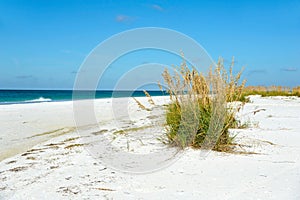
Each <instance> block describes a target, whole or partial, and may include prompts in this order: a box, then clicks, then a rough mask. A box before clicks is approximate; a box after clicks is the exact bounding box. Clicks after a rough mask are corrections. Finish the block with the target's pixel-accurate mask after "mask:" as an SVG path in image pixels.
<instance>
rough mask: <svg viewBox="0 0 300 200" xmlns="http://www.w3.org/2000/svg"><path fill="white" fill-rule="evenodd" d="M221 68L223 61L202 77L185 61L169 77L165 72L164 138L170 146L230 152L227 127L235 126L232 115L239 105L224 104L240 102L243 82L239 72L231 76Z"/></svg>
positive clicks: (230, 138)
mask: <svg viewBox="0 0 300 200" xmlns="http://www.w3.org/2000/svg"><path fill="white" fill-rule="evenodd" d="M233 65H234V61H233V62H232V64H231V67H230V69H229V73H227V71H226V70H225V68H224V64H223V59H219V62H218V64H217V67H216V68H215V69H212V68H211V69H210V70H209V73H208V75H206V76H204V75H203V74H202V73H199V72H197V71H196V70H195V69H189V67H188V66H187V64H186V62H185V60H184V59H183V62H182V64H181V66H179V67H177V68H175V70H174V73H173V74H172V75H171V74H170V73H169V71H168V70H165V71H164V72H163V78H164V81H165V83H166V84H167V86H168V93H169V95H170V99H171V104H170V105H169V106H168V107H167V112H166V124H167V137H168V140H169V142H170V143H171V144H173V145H175V146H179V147H181V148H184V147H187V146H192V147H195V148H210V149H213V150H216V151H230V150H231V149H232V148H231V146H232V141H233V137H232V136H230V134H229V128H231V127H234V126H236V123H237V120H236V119H235V114H236V112H237V111H238V110H239V108H240V107H239V106H241V105H239V106H228V105H227V102H234V101H236V100H239V99H241V97H242V91H243V88H244V84H245V81H242V82H241V81H240V78H241V72H239V73H238V74H237V75H233V73H232V68H233Z"/></svg>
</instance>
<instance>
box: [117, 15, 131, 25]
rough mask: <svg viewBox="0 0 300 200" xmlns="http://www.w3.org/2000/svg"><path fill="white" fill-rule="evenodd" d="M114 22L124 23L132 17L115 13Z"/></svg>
mask: <svg viewBox="0 0 300 200" xmlns="http://www.w3.org/2000/svg"><path fill="white" fill-rule="evenodd" d="M115 20H116V22H120V23H124V22H130V21H133V18H132V17H130V16H128V15H117V16H116V18H115Z"/></svg>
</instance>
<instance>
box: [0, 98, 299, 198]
mask: <svg viewBox="0 0 300 200" xmlns="http://www.w3.org/2000/svg"><path fill="white" fill-rule="evenodd" d="M137 99H138V100H139V101H141V102H142V103H144V104H145V105H146V106H147V107H151V106H150V104H148V103H147V99H146V98H137ZM153 100H154V102H155V103H156V106H154V107H153V106H152V107H151V111H144V110H141V109H140V108H139V107H138V106H137V104H136V103H135V102H134V101H133V99H126V98H120V99H119V100H114V101H115V102H114V105H127V107H124V106H123V107H122V106H121V107H122V108H123V110H119V111H116V112H117V113H113V112H112V110H111V109H110V108H111V103H112V99H98V100H95V118H96V119H97V124H90V125H88V124H87V125H85V126H82V127H78V128H79V129H80V130H81V131H77V130H76V125H75V124H76V123H75V121H74V112H73V103H72V102H45V103H35V104H17V105H0V149H1V151H0V199H222V200H223V199H237V200H239V199H295V200H296V199H300V192H299V189H300V142H299V141H300V114H299V113H300V98H296V97H268V98H262V97H259V96H252V97H251V102H250V103H246V104H245V106H244V108H243V109H242V110H241V111H240V112H239V113H238V115H239V118H240V119H241V120H242V122H243V123H244V124H247V127H246V128H244V129H234V130H231V133H232V134H233V135H235V134H237V136H236V138H235V142H236V143H238V144H239V145H237V148H238V149H239V150H241V151H242V152H244V153H241V152H240V153H235V154H234V153H221V152H214V151H210V152H207V151H202V150H195V149H191V148H188V149H185V150H184V151H183V152H181V153H179V154H176V155H174V157H176V158H173V160H172V161H170V162H169V161H168V162H167V161H166V163H165V164H163V163H159V162H157V163H155V162H154V163H152V164H153V166H154V168H155V166H156V165H157V168H155V169H154V168H153V166H152V171H153V172H147V173H134V172H132V171H130V169H132V168H130V167H132V166H130V165H129V166H127V167H128V168H127V169H128V170H127V171H128V172H124V171H126V169H125V168H122V169H125V170H122V169H118V167H114V166H119V165H117V164H118V163H109V164H108V163H107V160H108V159H109V156H110V155H111V154H110V152H108V153H107V154H105V153H104V154H103V155H101V156H103V157H102V158H103V160H101V158H95V157H93V155H92V154H91V149H92V148H93V147H94V146H95V143H97V141H99V140H100V139H101V138H108V140H111V144H112V146H115V147H117V148H119V149H120V151H123V152H127V153H132V154H141V155H143V154H147V153H153V152H167V151H168V148H169V149H170V150H172V148H171V147H168V146H167V145H165V144H163V143H162V141H161V140H159V139H160V138H163V136H164V131H165V130H164V128H163V124H164V116H163V113H164V106H163V105H164V104H166V103H168V102H169V100H168V97H153ZM117 107H118V106H117ZM116 114H117V115H116ZM116 121H117V123H116ZM122 130H125V133H123V132H122ZM170 155H171V154H170ZM101 156H100V157H101ZM119 162H123V161H122V160H119ZM124 162H126V161H125V160H124ZM120 166H122V165H120ZM149 170H150V171H151V169H150V168H149Z"/></svg>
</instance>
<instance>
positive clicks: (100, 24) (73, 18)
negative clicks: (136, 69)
mask: <svg viewBox="0 0 300 200" xmlns="http://www.w3.org/2000/svg"><path fill="white" fill-rule="evenodd" d="M299 11H300V1H299V0H297V1H296V0H292V1H289V0H280V1H279V0H273V1H266V0H265V1H258V0H257V1H256V0H253V1H243V0H239V1H238V0H236V1H233V0H232V1H226V0H222V1H221V0H220V1H217V0H211V1H201V0H199V1H191V0H190V1H182V0H181V1H179V0H162V1H142V0H140V1H134V0H128V1H121V0H119V1H117V0H115V1H109V0H105V1H104V0H98V1H93V0H85V1H84V0H82V1H79V0H52V1H50V0H49V1H47V0H43V1H39V0H35V1H33V0H24V1H21V0H19V1H15V0H10V1H6V0H0V69H1V73H0V88H2V89H5V88H8V89H21V88H23V89H25V88H27V89H28V88H31V89H71V88H72V87H73V84H74V80H75V77H76V73H77V72H78V70H79V67H80V65H81V64H82V62H83V61H84V59H85V57H86V56H87V55H88V54H89V52H90V51H91V50H92V49H93V48H94V47H95V46H96V45H98V44H99V43H100V42H102V41H104V40H105V39H107V38H109V37H110V36H112V35H114V34H117V33H119V32H122V31H126V30H129V29H133V28H141V27H163V28H169V29H173V30H176V31H179V32H181V33H184V34H186V35H188V36H190V37H192V38H193V39H195V40H196V41H197V42H198V43H199V44H201V45H202V46H203V47H204V48H205V49H206V50H207V52H208V53H209V54H210V55H211V56H212V58H213V59H214V60H217V59H218V57H219V56H222V57H223V58H224V59H225V64H228V63H229V62H230V59H231V57H232V56H234V57H235V59H236V61H237V62H236V68H237V70H238V69H240V68H241V67H242V66H245V71H244V78H246V79H247V80H248V83H247V84H248V85H286V86H295V85H300V78H299V77H300V64H299V55H300V36H299V35H300V12H299ZM148 53H149V52H148ZM149 55H152V57H151V56H149ZM149 55H148V56H147V55H145V54H144V55H143V54H141V53H137V54H136V56H129V57H128V58H127V59H124V61H122V59H120V60H119V62H115V63H114V65H115V66H116V65H123V66H125V68H126V70H129V69H130V68H131V67H133V66H134V65H133V64H135V65H136V64H143V63H147V62H150V61H151V62H163V61H162V60H163V59H167V62H166V60H165V61H164V63H167V64H179V63H178V59H174V60H172V59H171V57H168V56H166V57H164V56H157V55H158V53H157V52H156V53H153V52H152V53H151V52H150V54H149ZM150 57H151V58H150ZM126 70H125V71H126ZM118 72H119V71H118V67H117V66H116V68H115V69H114V67H113V66H112V68H111V73H110V76H113V74H118ZM110 78H111V77H110ZM109 80H110V79H107V81H106V82H105V84H104V85H103V88H102V89H110V88H112V87H113V83H110V82H109Z"/></svg>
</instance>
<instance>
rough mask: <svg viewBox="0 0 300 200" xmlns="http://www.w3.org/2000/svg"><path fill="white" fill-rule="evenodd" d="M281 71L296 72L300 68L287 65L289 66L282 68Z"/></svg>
mask: <svg viewBox="0 0 300 200" xmlns="http://www.w3.org/2000/svg"><path fill="white" fill-rule="evenodd" d="M281 71H285V72H296V71H298V69H297V68H295V67H287V68H281Z"/></svg>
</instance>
